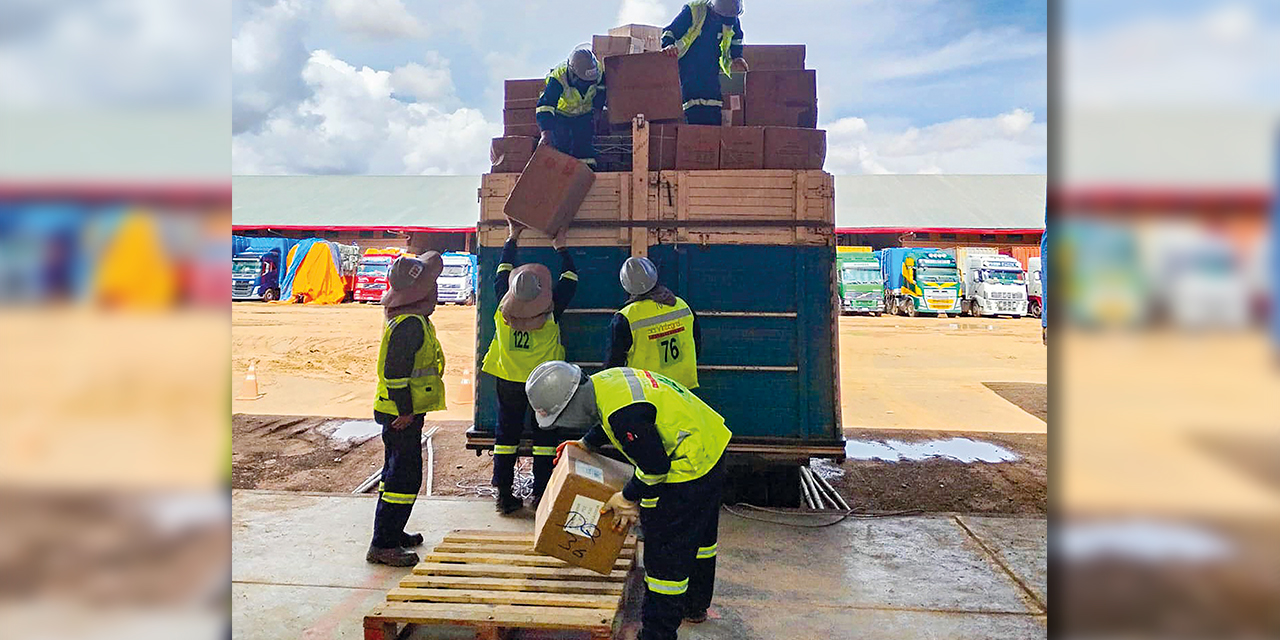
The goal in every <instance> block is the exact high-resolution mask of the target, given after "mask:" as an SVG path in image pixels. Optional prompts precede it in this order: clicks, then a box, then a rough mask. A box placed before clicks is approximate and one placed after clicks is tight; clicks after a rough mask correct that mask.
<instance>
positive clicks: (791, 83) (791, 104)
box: [744, 71, 818, 129]
mask: <svg viewBox="0 0 1280 640" xmlns="http://www.w3.org/2000/svg"><path fill="white" fill-rule="evenodd" d="M744 99H745V109H746V114H745V118H744V122H745V124H746V125H747V126H755V127H760V126H776V127H805V128H809V129H812V128H815V127H817V126H818V73H817V72H816V71H751V72H748V73H747V91H746V93H745V94H744Z"/></svg>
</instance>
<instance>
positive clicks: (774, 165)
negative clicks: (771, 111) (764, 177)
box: [764, 127, 827, 169]
mask: <svg viewBox="0 0 1280 640" xmlns="http://www.w3.org/2000/svg"><path fill="white" fill-rule="evenodd" d="M826 160H827V132H826V131H823V130H822V129H800V128H791V127H766V128H765V130H764V168H765V169H821V168H822V165H823V163H824V162H826Z"/></svg>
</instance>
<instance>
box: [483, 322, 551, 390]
mask: <svg viewBox="0 0 1280 640" xmlns="http://www.w3.org/2000/svg"><path fill="white" fill-rule="evenodd" d="M493 328H494V332H493V342H491V343H489V351H488V353H485V354H484V366H483V367H481V369H480V370H481V371H484V372H485V373H488V374H490V375H494V376H497V377H499V378H502V379H503V380H510V381H511V382H524V381H525V380H528V379H529V374H530V373H533V370H534V369H536V368H537V367H538V365H540V364H542V363H544V362H549V361H551V360H564V345H562V344H560V325H558V324H556V316H555V314H553V313H548V314H547V321H546V322H544V323H543V324H542V328H540V329H537V330H535V331H516V330H515V329H513V328H511V325H509V324H507V320H506V319H505V318H503V317H502V310H501V309H499V310H498V311H497V312H496V313H494V314H493Z"/></svg>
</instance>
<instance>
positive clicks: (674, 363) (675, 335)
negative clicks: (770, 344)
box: [618, 298, 698, 389]
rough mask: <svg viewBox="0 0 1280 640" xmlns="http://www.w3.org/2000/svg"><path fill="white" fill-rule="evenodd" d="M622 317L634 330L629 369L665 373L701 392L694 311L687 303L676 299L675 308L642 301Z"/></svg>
mask: <svg viewBox="0 0 1280 640" xmlns="http://www.w3.org/2000/svg"><path fill="white" fill-rule="evenodd" d="M618 313H621V314H622V317H624V318H626V319H627V324H629V325H630V326H631V349H630V350H629V351H627V366H628V367H633V368H636V369H644V370H645V371H652V372H654V373H661V374H662V375H664V376H667V377H668V378H671V379H672V380H675V381H676V382H679V383H680V385H681V386H683V387H684V388H686V389H697V388H698V357H697V350H696V346H695V345H694V343H693V311H692V310H690V309H689V305H688V304H687V303H685V301H684V300H681V299H680V298H676V304H675V306H667V305H661V304H658V303H657V302H654V301H652V300H640V301H638V302H633V303H631V304H629V305H627V306H626V307H623V309H622V310H621V311H619V312H618Z"/></svg>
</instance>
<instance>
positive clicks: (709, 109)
mask: <svg viewBox="0 0 1280 640" xmlns="http://www.w3.org/2000/svg"><path fill="white" fill-rule="evenodd" d="M740 15H742V0H693V2H690V3H689V4H686V5H685V6H684V8H683V9H681V10H680V15H677V16H676V19H675V20H674V21H673V22H672V23H671V24H670V25H668V26H667V28H666V30H664V31H663V32H662V51H663V52H664V53H666V54H667V55H669V56H675V57H679V58H680V93H681V95H682V97H683V99H684V119H685V122H687V123H689V124H709V125H719V124H720V122H721V121H720V109H721V108H722V107H723V106H724V100H723V99H722V98H721V93H720V74H721V73H723V74H724V75H731V74H732V73H733V72H735V71H736V72H740V73H746V71H747V61H746V60H744V59H742V22H741V21H740V20H739V19H738V16H740Z"/></svg>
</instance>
